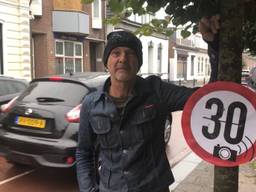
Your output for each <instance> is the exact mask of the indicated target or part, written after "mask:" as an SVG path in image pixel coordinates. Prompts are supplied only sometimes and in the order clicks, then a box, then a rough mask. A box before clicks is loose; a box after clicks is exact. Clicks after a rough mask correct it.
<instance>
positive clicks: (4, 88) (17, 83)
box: [0, 76, 28, 106]
mask: <svg viewBox="0 0 256 192" xmlns="http://www.w3.org/2000/svg"><path fill="white" fill-rule="evenodd" d="M27 87H28V82H27V81H26V80H24V79H17V78H13V77H7V76H0V106H1V105H3V104H5V103H8V102H9V101H10V100H11V99H13V98H14V97H16V96H18V95H19V94H20V93H21V92H22V91H24V90H25V89H26V88H27Z"/></svg>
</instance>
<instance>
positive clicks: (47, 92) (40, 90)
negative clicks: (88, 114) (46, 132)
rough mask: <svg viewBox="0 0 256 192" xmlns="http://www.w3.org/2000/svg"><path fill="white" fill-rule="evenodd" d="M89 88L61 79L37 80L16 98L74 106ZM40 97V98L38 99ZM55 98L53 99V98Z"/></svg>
mask: <svg viewBox="0 0 256 192" xmlns="http://www.w3.org/2000/svg"><path fill="white" fill-rule="evenodd" d="M88 92H89V90H88V89H87V88H86V87H85V86H83V85H80V84H77V83H71V82H62V81H37V82H34V83H32V84H30V86H29V87H28V88H27V89H26V91H25V92H23V94H22V95H21V96H20V97H19V99H18V100H20V101H21V100H22V101H24V102H38V101H42V98H48V99H44V100H43V101H44V103H48V102H54V101H55V100H56V101H55V102H58V103H60V104H61V105H69V106H75V105H77V104H79V103H81V101H82V100H83V98H84V96H85V95H86V94H87V93H88ZM39 98H40V99H39ZM54 99H55V100H54Z"/></svg>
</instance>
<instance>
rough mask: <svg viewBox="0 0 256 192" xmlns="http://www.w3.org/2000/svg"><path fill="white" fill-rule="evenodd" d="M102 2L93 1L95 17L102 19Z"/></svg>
mask: <svg viewBox="0 0 256 192" xmlns="http://www.w3.org/2000/svg"><path fill="white" fill-rule="evenodd" d="M99 1H100V0H94V1H93V17H96V18H99V17H100V6H99V5H100V2H99Z"/></svg>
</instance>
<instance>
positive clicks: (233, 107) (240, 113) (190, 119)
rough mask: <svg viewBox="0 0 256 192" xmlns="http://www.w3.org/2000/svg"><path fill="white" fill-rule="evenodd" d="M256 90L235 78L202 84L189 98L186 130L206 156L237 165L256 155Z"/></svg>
mask: <svg viewBox="0 0 256 192" xmlns="http://www.w3.org/2000/svg"><path fill="white" fill-rule="evenodd" d="M255 125H256V94H255V93H254V92H253V91H251V90H250V89H248V88H246V87H244V86H242V85H240V84H237V83H233V82H224V81H219V82H215V83H210V84H207V85H205V86H204V87H202V88H199V89H198V90H197V91H196V92H195V93H194V94H193V95H192V96H191V97H190V98H189V100H188V101H187V103H186V105H185V107H184V110H183V114H182V130H183V134H184V137H185V139H186V141H187V143H188V145H189V146H190V148H191V149H192V150H193V151H194V152H195V153H196V154H197V155H198V156H200V157H201V158H202V159H204V160H206V161H208V162H210V163H213V164H215V165H218V166H224V167H233V166H237V165H239V164H242V163H246V162H249V161H251V160H252V159H253V158H254V157H255V155H256V126H255Z"/></svg>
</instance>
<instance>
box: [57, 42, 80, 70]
mask: <svg viewBox="0 0 256 192" xmlns="http://www.w3.org/2000/svg"><path fill="white" fill-rule="evenodd" d="M57 42H60V43H62V44H63V50H62V52H63V54H57V46H56V44H57ZM65 42H71V43H73V45H74V46H73V48H74V50H73V51H74V55H73V56H66V55H65V46H64V44H65ZM76 45H80V46H81V55H76V50H75V49H76ZM57 58H63V71H62V72H63V73H62V74H65V73H66V71H65V68H66V63H65V59H66V58H69V59H71V58H72V59H73V69H74V73H75V72H76V66H75V61H76V59H81V72H83V43H81V42H78V41H70V40H61V39H56V40H55V59H57ZM56 65H57V63H56V62H55V66H56Z"/></svg>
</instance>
